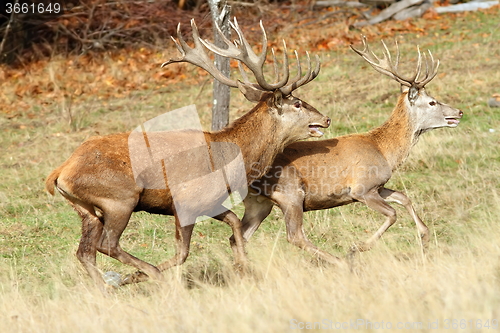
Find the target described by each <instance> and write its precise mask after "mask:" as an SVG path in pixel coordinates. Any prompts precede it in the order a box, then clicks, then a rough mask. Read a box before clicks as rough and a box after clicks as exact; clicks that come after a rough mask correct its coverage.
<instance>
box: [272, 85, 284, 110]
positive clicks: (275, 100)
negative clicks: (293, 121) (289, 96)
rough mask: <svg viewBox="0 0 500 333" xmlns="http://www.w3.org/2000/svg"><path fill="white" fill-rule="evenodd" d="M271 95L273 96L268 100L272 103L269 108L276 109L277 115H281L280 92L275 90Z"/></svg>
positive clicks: (281, 94) (281, 96) (281, 102)
mask: <svg viewBox="0 0 500 333" xmlns="http://www.w3.org/2000/svg"><path fill="white" fill-rule="evenodd" d="M273 94H274V96H273V98H272V99H271V100H270V102H272V105H269V106H270V107H272V108H274V109H276V110H277V111H278V114H279V115H281V114H282V113H283V93H282V92H281V90H279V89H276V90H275V91H274V92H273Z"/></svg>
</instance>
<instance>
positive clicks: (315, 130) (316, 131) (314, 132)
mask: <svg viewBox="0 0 500 333" xmlns="http://www.w3.org/2000/svg"><path fill="white" fill-rule="evenodd" d="M320 128H325V126H322V125H320V124H312V125H309V134H310V135H311V136H314V137H320V136H323V132H322V131H321V130H320Z"/></svg>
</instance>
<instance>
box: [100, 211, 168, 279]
mask: <svg viewBox="0 0 500 333" xmlns="http://www.w3.org/2000/svg"><path fill="white" fill-rule="evenodd" d="M131 215H132V210H131V209H130V207H129V206H127V205H120V206H118V205H116V204H115V205H113V208H112V209H110V208H108V209H105V210H103V216H102V220H103V221H104V228H103V232H102V233H101V237H100V239H99V242H98V244H97V250H98V251H99V252H101V253H103V254H106V255H108V256H110V257H111V258H114V259H116V260H118V261H120V262H121V263H122V264H125V265H129V266H132V267H135V268H137V269H139V270H140V272H136V273H134V274H132V275H128V276H126V277H125V278H124V279H123V281H122V282H121V284H122V285H124V284H130V283H137V282H142V281H146V280H148V279H149V278H152V279H154V280H162V275H161V273H160V271H159V270H158V268H156V267H155V266H153V265H151V264H150V263H147V262H145V261H143V260H141V259H139V258H137V257H135V256H133V255H131V254H130V253H128V252H126V251H124V250H123V249H122V248H121V247H120V243H119V242H120V237H121V235H122V233H123V231H124V230H125V228H126V227H127V224H128V221H129V219H130V216H131Z"/></svg>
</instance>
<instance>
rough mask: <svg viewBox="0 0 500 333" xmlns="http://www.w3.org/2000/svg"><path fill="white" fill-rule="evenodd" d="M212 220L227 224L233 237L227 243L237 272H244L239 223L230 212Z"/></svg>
mask: <svg viewBox="0 0 500 333" xmlns="http://www.w3.org/2000/svg"><path fill="white" fill-rule="evenodd" d="M214 219H217V220H219V221H222V222H224V223H227V224H228V225H229V226H230V227H231V230H232V231H233V235H232V236H231V238H230V240H229V242H230V244H231V248H232V250H233V255H234V263H235V266H236V267H237V269H238V270H244V269H245V267H246V264H247V257H246V253H245V240H244V239H243V234H242V231H241V221H240V219H239V218H238V216H236V214H234V213H233V212H232V211H230V210H228V211H225V212H224V213H222V214H219V215H217V216H214Z"/></svg>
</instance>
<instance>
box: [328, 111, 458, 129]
mask: <svg viewBox="0 0 500 333" xmlns="http://www.w3.org/2000/svg"><path fill="white" fill-rule="evenodd" d="M460 112H462V111H460ZM331 122H332V120H331V119H330V117H326V127H329V126H330V123H331Z"/></svg>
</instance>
